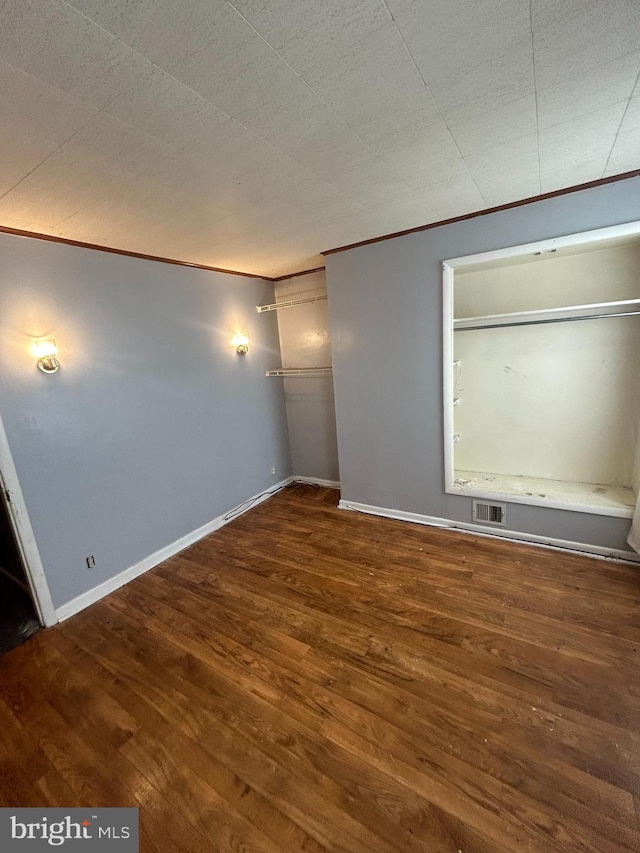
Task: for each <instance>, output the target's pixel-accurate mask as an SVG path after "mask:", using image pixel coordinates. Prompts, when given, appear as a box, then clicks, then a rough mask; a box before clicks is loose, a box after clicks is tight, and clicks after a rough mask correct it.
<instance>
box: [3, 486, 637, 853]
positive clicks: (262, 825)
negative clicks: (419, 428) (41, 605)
mask: <svg viewBox="0 0 640 853" xmlns="http://www.w3.org/2000/svg"><path fill="white" fill-rule="evenodd" d="M336 503H337V492H334V491H331V490H328V489H318V488H313V487H290V488H288V489H286V490H285V491H283V492H281V493H280V494H278V495H277V496H276V497H274V498H272V499H271V500H269V501H267V502H266V503H263V504H261V505H260V506H258V507H256V508H255V509H253V510H251V511H250V512H248V513H246V514H245V515H243V516H241V517H240V518H238V519H237V520H235V521H234V522H232V523H231V524H229V525H228V526H226V527H224V528H223V529H222V530H220V531H218V532H217V533H215V534H213V535H212V536H210V537H208V538H207V539H205V540H202V541H201V542H199V543H198V544H196V545H194V546H193V547H192V548H189V549H188V550H187V551H184V552H182V553H181V554H180V555H178V556H176V557H174V558H172V559H170V560H168V561H167V562H166V563H164V564H162V565H161V566H160V567H158V568H157V569H155V570H153V571H151V572H149V573H147V574H146V575H144V576H142V577H140V578H138V579H137V580H136V581H134V582H132V583H131V584H129V585H128V586H126V587H124V588H123V589H121V590H120V591H118V592H116V593H114V594H113V595H111V596H109V597H108V598H106V599H104V600H103V601H101V602H99V603H98V604H96V605H94V606H93V607H91V608H90V609H88V610H86V611H84V612H83V613H81V614H79V615H78V616H76V617H74V618H72V619H70V620H68V621H67V622H65V623H63V624H61V625H59V626H57V627H56V628H53V629H50V630H48V631H44V632H42V633H41V634H39V635H38V636H36V637H34V638H33V639H31V640H30V641H29V642H27V643H26V644H25V645H23V646H21V647H20V648H18V649H15V650H14V651H12V652H10V653H9V654H8V655H6V656H4V657H2V658H0V804H1V805H9V806H27V805H34V806H47V805H50V806H58V805H60V806H108V805H111V806H113V805H132V806H139V807H140V823H141V850H142V851H145V853H147V851H149V853H154V852H155V853H165V851H166V853H176V851H178V853H179V851H189V853H191V851H195V853H201V852H202V853H205V851H207V853H208V851H225V853H227V851H235V853H238V851H243V853H249V851H251V853H254V852H255V853H277V851H287V853H289V852H290V853H298V851H307V853H322V851H344V853H377V851H380V853H396V851H429V853H445V851H446V853H459V851H462V853H507V851H509V853H524V851H531V853H560V851H562V853H573V851H594V853H595V851H597V853H614V851H615V853H620V851H634V853H637V851H640V827H639V824H638V812H637V808H638V803H639V799H638V798H639V797H640V681H639V679H638V675H639V670H640V653H639V652H638V649H639V648H640V645H639V644H640V609H639V604H638V602H639V600H640V570H639V569H636V568H633V567H630V566H624V565H616V564H612V563H607V562H603V561H597V560H590V559H588V558H586V557H585V558H583V557H576V556H571V555H563V554H559V553H557V552H553V551H546V550H543V549H537V548H530V547H526V546H520V545H515V544H509V543H504V542H498V541H494V540H489V539H483V538H480V537H473V536H467V535H463V534H460V533H456V532H451V531H445V530H438V529H434V528H428V527H420V526H417V525H410V524H405V523H402V522H395V521H389V520H385V519H379V518H374V517H370V516H363V515H358V514H355V513H349V512H343V511H338V510H337V509H336V508H335V505H336Z"/></svg>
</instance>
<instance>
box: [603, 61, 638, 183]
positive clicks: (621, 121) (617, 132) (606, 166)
mask: <svg viewBox="0 0 640 853" xmlns="http://www.w3.org/2000/svg"><path fill="white" fill-rule="evenodd" d="M638 83H640V71H638V74H637V75H636V79H635V83H634V84H633V86H632V87H631V92H630V94H629V97H628V99H627V106H626V107H625V108H624V112H623V113H622V118H621V119H620V124H619V125H618V129H617V130H616V135H615V136H614V137H613V142H612V143H611V148H610V149H609V154H608V155H607V162H606V163H605V164H604V169H603V170H602V175H601V177H604V173H605V172H606V171H607V169H608V167H609V161H610V160H611V155H612V154H613V149H614V148H615V146H616V142H617V141H618V136H619V135H620V128H621V127H622V124H623V122H624V119H625V116H626V115H627V112H628V111H629V107H630V105H631V101H632V100H633V93H634V92H635V90H636V87H637V86H638Z"/></svg>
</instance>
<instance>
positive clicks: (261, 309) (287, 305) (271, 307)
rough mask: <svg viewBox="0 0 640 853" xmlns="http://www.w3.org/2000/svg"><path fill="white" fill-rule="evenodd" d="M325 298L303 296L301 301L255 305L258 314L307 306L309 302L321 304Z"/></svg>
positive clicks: (287, 300)
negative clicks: (296, 306)
mask: <svg viewBox="0 0 640 853" xmlns="http://www.w3.org/2000/svg"><path fill="white" fill-rule="evenodd" d="M326 298H327V294H326V293H323V294H321V295H320V296H304V297H302V298H301V299H285V300H283V301H282V302H273V303H272V304H271V305H256V311H257V312H258V314H263V313H264V312H265V311H279V310H280V309H281V308H293V307H294V306H295V305H307V304H308V303H309V302H321V301H322V300H324V299H326Z"/></svg>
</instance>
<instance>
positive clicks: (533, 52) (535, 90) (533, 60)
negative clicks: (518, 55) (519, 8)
mask: <svg viewBox="0 0 640 853" xmlns="http://www.w3.org/2000/svg"><path fill="white" fill-rule="evenodd" d="M529 33H530V34H531V64H532V66H533V94H534V98H535V105H536V150H537V152H538V192H540V193H541V192H542V167H541V165H540V115H539V112H538V80H537V76H536V47H535V39H534V37H533V10H532V8H531V0H529ZM560 123H561V122H560Z"/></svg>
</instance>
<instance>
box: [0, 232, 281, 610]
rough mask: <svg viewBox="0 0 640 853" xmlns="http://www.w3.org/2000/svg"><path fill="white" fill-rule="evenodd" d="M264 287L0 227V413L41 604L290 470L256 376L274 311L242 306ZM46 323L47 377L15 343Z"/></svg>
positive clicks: (269, 387)
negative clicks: (54, 360) (40, 571)
mask: <svg viewBox="0 0 640 853" xmlns="http://www.w3.org/2000/svg"><path fill="white" fill-rule="evenodd" d="M273 297H274V294H273V284H272V283H270V282H267V281H264V280H263V279H258V278H255V279H254V278H244V277H240V276H232V275H226V274H222V273H214V272H208V271H206V270H198V269H189V268H187V267H179V266H172V265H168V264H162V263H157V262H153V261H144V260H140V259H134V258H128V257H124V256H119V255H113V254H106V253H103V252H98V251H90V250H86V249H81V248H74V247H70V246H65V245H61V244H55V243H47V242H43V241H39V240H33V239H28V238H21V237H15V236H10V235H0V416H1V417H2V420H3V422H4V426H5V429H6V432H7V436H8V439H9V444H10V447H11V451H12V455H13V458H14V461H15V465H16V469H17V473H18V478H19V480H20V484H21V487H22V490H23V493H24V498H25V501H26V505H27V509H28V512H29V516H30V520H31V524H32V526H33V530H34V534H35V538H36V541H37V544H38V547H39V550H40V554H41V557H42V561H43V564H44V569H45V574H46V577H47V580H48V583H49V586H50V589H51V594H52V597H53V601H54V605H55V606H56V607H60V606H61V605H62V604H64V603H66V602H68V601H70V600H71V599H73V598H75V597H76V596H78V595H80V594H81V593H84V592H86V591H88V590H89V589H91V588H93V587H95V586H97V585H98V584H100V583H102V582H104V581H106V580H108V579H109V578H110V577H112V576H114V575H116V574H118V573H119V572H121V571H123V570H125V569H127V568H129V567H130V566H132V565H135V564H136V563H138V562H139V561H140V560H142V559H144V558H145V557H148V556H150V555H151V554H152V553H154V552H155V551H157V550H159V549H160V548H163V547H165V546H167V545H169V544H171V543H172V542H174V541H176V540H177V539H179V538H181V537H182V536H184V535H186V534H188V533H190V532H191V531H193V530H195V529H197V528H199V527H201V526H202V525H204V524H206V523H207V522H209V521H212V520H213V519H214V518H216V517H218V516H219V515H221V514H223V513H225V512H226V511H228V510H229V509H231V508H233V507H235V506H237V505H238V504H240V503H241V502H242V501H244V500H246V499H247V498H249V497H251V496H253V495H255V494H257V493H259V492H261V491H263V490H265V489H268V488H269V487H270V486H272V485H274V484H275V483H276V482H278V481H280V480H283V479H284V478H286V477H288V476H289V475H290V474H291V465H290V456H289V447H288V433H287V421H286V412H285V404H284V393H283V390H282V385H281V383H279V382H275V381H272V380H268V379H267V378H266V377H265V375H264V371H265V370H266V369H268V368H269V367H271V366H272V365H273V364H278V363H279V361H280V351H279V341H278V329H277V321H276V318H275V316H274V315H262V316H261V315H258V314H257V313H256V310H255V306H256V305H257V304H262V303H265V302H272V301H273ZM235 331H242V332H246V333H247V334H248V335H249V353H248V354H247V355H246V356H244V357H243V356H238V355H237V354H236V352H235V350H234V348H233V346H232V345H231V338H232V335H233V333H234V332H235ZM48 336H54V337H55V338H56V340H57V344H58V349H59V359H60V363H61V368H60V371H59V372H58V373H57V374H55V375H52V376H45V375H44V374H42V373H41V372H40V371H38V370H37V368H36V363H35V359H34V358H33V356H32V355H31V354H30V352H29V347H30V344H31V342H32V340H33V339H34V338H38V337H48ZM272 466H275V467H276V469H277V473H276V475H275V476H273V475H271V467H272ZM89 554H93V555H94V556H95V560H96V567H95V569H93V570H91V571H89V570H88V569H87V568H86V564H85V558H86V557H87V556H88V555H89Z"/></svg>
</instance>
